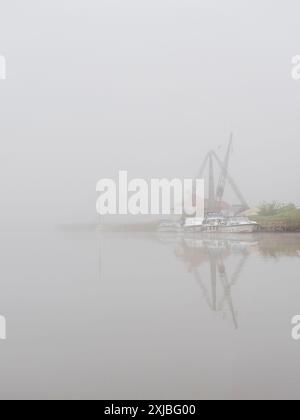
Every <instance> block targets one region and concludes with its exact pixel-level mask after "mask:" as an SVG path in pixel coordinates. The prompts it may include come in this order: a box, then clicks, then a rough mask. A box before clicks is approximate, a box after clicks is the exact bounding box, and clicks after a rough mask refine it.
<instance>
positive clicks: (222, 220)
mask: <svg viewBox="0 0 300 420" xmlns="http://www.w3.org/2000/svg"><path fill="white" fill-rule="evenodd" d="M184 228H185V230H192V231H197V232H205V233H210V232H213V233H253V232H257V231H258V228H259V225H258V224H257V223H256V222H254V221H253V220H250V219H249V218H248V217H245V216H243V217H239V216H235V217H224V216H222V215H220V214H214V213H212V214H208V215H207V216H206V217H205V218H204V219H202V220H201V219H196V220H195V219H194V221H193V222H192V221H191V220H190V219H187V220H186V222H185V224H184Z"/></svg>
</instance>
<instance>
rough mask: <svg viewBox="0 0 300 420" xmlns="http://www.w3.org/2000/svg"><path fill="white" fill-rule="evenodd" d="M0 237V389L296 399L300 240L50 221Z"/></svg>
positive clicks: (21, 393)
mask: <svg viewBox="0 0 300 420" xmlns="http://www.w3.org/2000/svg"><path fill="white" fill-rule="evenodd" d="M0 246H1V254H2V263H1V266H0V272H1V275H0V315H1V317H0V335H1V336H2V339H0V369H1V378H0V395H1V398H14V399H15V398H22V399H23V398H26V399H27V398H51V399H57V398H58V399H62V398H80V399H81V398H82V399H84V398H101V399H216V398H221V399H242V398H243V399H244V398H246V399H248V398H271V399H275V398H299V397H300V341H294V340H293V339H292V335H291V332H292V325H291V320H292V317H293V316H294V315H296V314H300V235H296V234H290V235H286V234H257V235H252V236H251V235H239V236H224V235H223V236H220V237H212V236H206V237H203V236H202V237H201V236H181V235H178V234H171V233H170V234H167V233H165V234H156V233H148V234H146V233H112V232H111V233H101V232H99V231H97V230H96V229H95V227H93V226H92V225H91V226H59V227H57V228H55V229H53V230H49V231H47V230H44V231H38V230H37V231H34V230H32V231H25V230H24V231H22V232H20V231H4V232H2V234H1V240H0ZM4 338H6V339H4Z"/></svg>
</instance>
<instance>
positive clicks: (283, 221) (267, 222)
mask: <svg viewBox="0 0 300 420" xmlns="http://www.w3.org/2000/svg"><path fill="white" fill-rule="evenodd" d="M251 219H253V220H255V221H256V222H257V223H258V224H259V225H260V228H261V231H263V232H300V210H299V209H293V210H290V211H287V212H283V213H280V214H276V215H273V216H254V217H251Z"/></svg>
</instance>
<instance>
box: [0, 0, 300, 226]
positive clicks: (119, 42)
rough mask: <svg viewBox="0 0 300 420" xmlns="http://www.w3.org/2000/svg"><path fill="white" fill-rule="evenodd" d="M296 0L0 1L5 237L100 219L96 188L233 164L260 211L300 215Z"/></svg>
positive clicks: (0, 175)
mask: <svg viewBox="0 0 300 420" xmlns="http://www.w3.org/2000/svg"><path fill="white" fill-rule="evenodd" d="M299 15H300V4H299V2H298V1H296V0H288V1H286V2H279V1H277V0H275V1H274V0H260V1H258V0H252V1H243V2H241V1H238V0H226V1H224V0H218V1H213V0H197V1H196V0H173V1H171V0H169V1H167V0H151V1H145V0H126V1H124V0H107V1H103V0H84V1H83V0H72V1H71V0H59V1H58V0H51V1H43V2H40V1H38V0H27V1H26V2H22V1H20V0H19V1H15V0H10V1H8V0H2V1H1V15H0V54H2V55H4V56H5V58H6V61H7V79H6V80H5V81H4V80H1V81H0V112H1V120H0V121H1V124H0V133H1V151H0V159H1V165H0V180H1V181H0V182H1V185H0V188H1V202H0V204H1V223H0V226H1V228H5V227H7V226H10V227H11V226H18V227H21V226H23V227H26V226H39V227H40V226H41V227H42V226H46V225H54V224H57V223H77V222H78V223H83V222H93V221H95V220H96V210H95V205H96V191H95V188H96V183H97V181H98V180H99V179H100V178H101V177H116V176H117V174H118V171H119V170H121V169H125V170H128V171H129V174H130V175H131V176H132V177H161V176H166V177H175V176H178V177H183V176H193V175H195V173H197V170H198V168H199V166H200V165H201V162H202V160H203V158H204V155H205V154H206V153H207V151H208V150H209V149H211V148H215V149H218V148H219V149H218V150H219V152H220V153H221V155H222V153H225V146H226V142H227V140H228V137H229V133H230V132H231V131H233V132H234V153H233V154H232V156H231V163H230V169H231V172H232V175H233V176H234V177H235V179H236V181H237V182H238V185H239V186H240V188H241V190H242V192H243V194H244V195H245V197H246V198H247V200H248V201H249V204H250V205H256V204H257V203H259V202H260V201H262V200H273V199H278V200H281V201H292V202H295V203H296V204H298V205H300V200H299V197H298V195H299V186H298V183H297V181H298V180H299V177H300V165H299V152H300V146H299V134H298V133H299V132H300V119H299V109H300V81H298V82H297V81H295V80H293V79H292V77H291V70H292V65H291V60H292V57H293V56H295V55H297V54H299V53H300V44H299V33H300V26H299Z"/></svg>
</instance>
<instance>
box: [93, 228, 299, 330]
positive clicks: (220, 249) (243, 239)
mask: <svg viewBox="0 0 300 420" xmlns="http://www.w3.org/2000/svg"><path fill="white" fill-rule="evenodd" d="M102 235H104V236H105V233H99V272H100V274H101V240H102V239H101V238H102ZM114 235H116V239H117V238H119V237H120V235H121V236H123V235H124V236H125V237H128V238H131V239H132V238H137V239H143V240H149V241H153V242H154V240H156V241H158V242H159V243H160V244H163V245H168V246H171V249H172V252H173V254H174V256H175V257H176V258H177V259H179V260H181V261H182V262H183V263H184V266H185V268H186V270H187V272H188V273H189V274H191V275H192V276H193V277H194V278H195V280H196V281H197V284H198V285H199V287H200V290H201V292H202V295H203V298H204V300H205V302H206V304H207V306H208V307H209V308H210V310H211V311H213V312H216V313H221V314H222V316H223V318H224V319H226V318H227V317H228V315H229V317H230V318H231V320H232V323H233V326H234V328H235V329H238V313H237V310H236V307H235V303H234V300H233V297H232V291H233V288H234V286H235V285H236V284H237V282H238V281H239V280H240V278H241V275H242V274H243V269H244V267H245V264H246V261H247V259H248V258H249V256H250V255H251V254H257V255H260V256H262V257H263V258H274V259H279V258H281V257H285V256H288V257H297V258H299V257H300V235H292V234H277V235H276V234H275V235H274V234H242V235H241V234H235V235H234V234H232V235H224V234H219V235H218V234H197V233H194V234H193V233H184V234H182V233H171V232H159V233H157V234H155V235H153V234H146V233H145V234H141V233H140V234H138V235H135V234H134V233H130V232H127V233H119V234H118V233H116V232H115V233H114ZM231 257H234V258H233V259H234V261H232V258H231ZM207 268H208V271H207Z"/></svg>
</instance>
